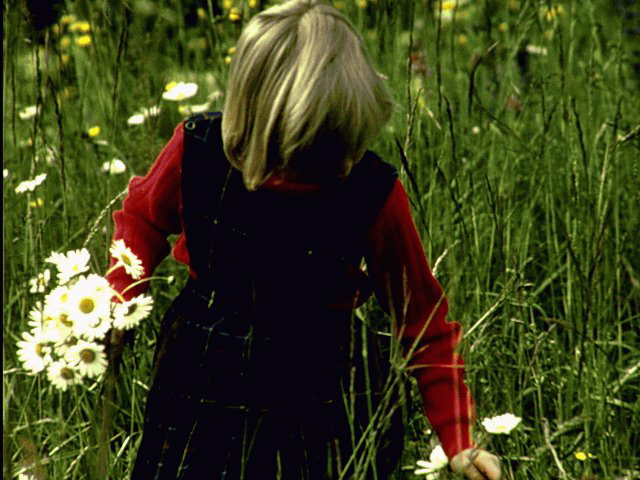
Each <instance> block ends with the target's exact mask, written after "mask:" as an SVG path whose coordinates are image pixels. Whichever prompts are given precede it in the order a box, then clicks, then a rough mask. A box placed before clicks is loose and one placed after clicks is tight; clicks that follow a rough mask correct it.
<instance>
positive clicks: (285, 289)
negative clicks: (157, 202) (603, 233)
mask: <svg viewBox="0 0 640 480" xmlns="http://www.w3.org/2000/svg"><path fill="white" fill-rule="evenodd" d="M220 125H221V117H220V115H219V114H208V115H202V116H199V117H194V118H192V119H190V120H188V121H187V122H186V123H185V127H184V132H185V140H184V142H185V153H184V156H183V162H182V179H183V180H182V181H183V183H182V196H183V218H184V225H185V232H186V238H187V249H188V251H189V256H190V264H191V267H192V269H193V270H194V271H195V273H196V275H197V280H193V279H192V280H190V281H189V282H188V283H187V285H186V287H185V288H184V289H183V290H182V292H181V293H180V295H179V296H178V297H177V298H176V300H175V301H174V302H173V304H172V306H171V308H170V309H169V311H168V312H167V314H166V315H165V317H164V319H163V321H162V325H161V330H160V335H159V337H158V344H157V347H156V354H155V355H156V359H155V372H154V381H153V385H152V388H151V391H150V393H149V397H148V400H147V406H146V412H145V425H144V433H143V438H142V442H141V445H140V447H139V450H138V456H137V459H136V463H135V467H134V472H133V475H132V478H133V479H136V480H138V479H140V480H152V479H175V478H181V479H182V478H183V479H187V478H188V479H232V480H235V479H252V480H253V479H266V480H270V479H276V478H284V479H294V480H298V479H334V478H336V479H337V478H349V479H350V478H387V475H388V474H389V472H390V471H391V470H392V469H393V468H394V467H395V465H396V463H397V461H398V458H399V454H400V451H401V449H402V425H401V421H399V415H398V412H399V409H397V400H398V396H397V395H393V394H390V390H392V389H389V388H388V386H389V383H388V382H389V375H388V374H389V368H388V366H386V364H385V358H383V355H382V354H381V351H380V350H381V347H380V342H379V339H380V336H379V335H376V334H373V333H372V332H371V331H370V330H369V329H368V328H367V327H366V326H364V325H363V323H362V321H361V320H358V319H357V318H356V317H355V316H354V315H353V310H352V309H349V308H331V305H332V304H335V300H336V299H335V298H334V297H335V294H336V292H349V291H350V292H353V294H354V295H358V294H359V295H364V296H367V295H368V294H369V293H368V292H366V291H365V290H366V289H365V288H364V286H363V284H362V283H361V282H358V281H357V280H355V279H357V278H358V277H354V275H352V274H351V275H349V274H348V272H349V271H353V269H357V268H358V267H359V265H360V262H361V260H362V258H363V256H364V254H365V253H366V251H365V247H366V234H367V230H368V228H369V226H370V225H371V223H372V221H373V219H374V218H375V217H376V215H377V213H378V212H379V210H380V208H381V206H382V205H383V203H384V201H385V200H386V198H387V197H388V195H389V193H390V191H391V189H392V187H393V184H394V182H395V179H396V171H395V169H394V168H393V167H392V166H390V165H389V164H387V163H385V162H383V161H382V160H380V159H379V158H378V157H377V156H376V155H375V154H373V153H372V152H367V154H366V155H365V157H364V158H363V160H362V161H361V162H360V163H359V164H358V165H356V166H355V167H354V168H353V170H352V172H351V173H350V175H349V176H348V178H347V179H346V180H344V181H336V183H335V184H332V185H328V186H327V187H326V188H323V189H321V191H319V192H314V193H304V194H288V193H282V192H277V191H274V190H269V189H259V190H257V191H255V192H249V191H247V190H246V188H245V187H244V185H243V182H242V176H241V174H240V172H239V171H238V170H236V169H234V168H232V167H231V166H230V164H229V163H228V161H227V160H226V157H225V155H224V152H223V149H222V139H221V132H220ZM363 352H364V353H363ZM386 363H388V356H387V359H386ZM394 408H396V413H395V414H392V411H393V409H394ZM374 472H376V473H374Z"/></svg>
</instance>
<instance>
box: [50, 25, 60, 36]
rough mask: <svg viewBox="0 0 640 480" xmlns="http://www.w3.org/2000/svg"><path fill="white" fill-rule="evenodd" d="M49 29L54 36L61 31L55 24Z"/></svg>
mask: <svg viewBox="0 0 640 480" xmlns="http://www.w3.org/2000/svg"><path fill="white" fill-rule="evenodd" d="M51 29H52V30H53V33H55V34H56V35H57V34H58V33H60V31H61V28H60V25H58V24H57V23H56V24H55V25H53V26H52V27H51Z"/></svg>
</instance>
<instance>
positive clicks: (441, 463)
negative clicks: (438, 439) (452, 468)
mask: <svg viewBox="0 0 640 480" xmlns="http://www.w3.org/2000/svg"><path fill="white" fill-rule="evenodd" d="M416 464H417V466H418V467H420V468H417V469H416V470H415V471H414V472H413V473H415V474H416V475H426V476H427V479H429V480H432V479H435V478H437V476H438V471H439V470H442V469H443V468H445V467H446V466H447V465H448V464H449V459H448V458H447V455H446V454H445V453H444V450H443V449H442V447H441V446H440V445H438V446H437V447H435V448H434V449H433V450H432V451H431V454H430V455H429V461H426V460H418V461H417V462H416Z"/></svg>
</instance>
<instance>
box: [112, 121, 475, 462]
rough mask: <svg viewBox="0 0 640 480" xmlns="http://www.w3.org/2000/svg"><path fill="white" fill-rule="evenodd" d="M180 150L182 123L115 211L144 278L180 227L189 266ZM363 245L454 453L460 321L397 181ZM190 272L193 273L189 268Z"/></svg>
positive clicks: (179, 249)
mask: <svg viewBox="0 0 640 480" xmlns="http://www.w3.org/2000/svg"><path fill="white" fill-rule="evenodd" d="M182 152H183V129H182V125H179V126H178V127H176V129H175V131H174V134H173V137H172V138H171V140H170V141H169V143H168V144H167V145H166V146H165V147H164V149H163V150H162V152H160V154H159V155H158V158H157V159H156V161H155V163H154V164H153V166H152V167H151V170H150V171H149V172H148V173H147V175H146V176H144V177H134V178H133V179H132V180H131V182H130V183H129V191H128V194H127V197H126V198H125V200H124V202H123V208H122V209H121V210H118V211H116V212H115V213H114V215H113V218H114V221H115V234H114V240H116V239H122V240H124V242H125V244H126V245H127V246H128V247H129V248H131V250H132V251H133V253H134V254H136V255H137V256H138V258H139V259H140V260H141V261H142V264H143V266H144V269H145V277H146V276H150V275H151V273H152V272H153V270H154V269H155V268H156V266H157V265H158V264H159V263H160V262H161V261H162V259H163V258H164V257H166V256H167V254H168V253H169V250H170V245H169V242H168V241H167V237H168V236H169V235H170V234H179V237H178V240H177V242H176V244H175V246H174V249H173V255H174V257H175V258H176V259H177V260H178V261H180V262H182V263H184V264H186V265H189V253H188V251H187V245H186V241H185V234H184V224H183V221H182V195H181V161H182ZM262 188H269V189H274V190H278V191H283V192H288V193H292V194H295V193H303V192H307V191H310V190H314V189H317V188H319V186H318V185H312V184H296V183H292V182H289V181H286V180H282V179H279V178H274V177H272V178H270V179H269V180H268V181H267V183H266V184H265V185H264V186H263V187H262ZM368 250H369V253H368V255H367V269H368V275H369V276H370V277H371V279H372V281H373V282H374V285H376V292H377V294H378V299H379V300H380V302H381V304H382V306H383V307H384V308H385V309H386V310H387V312H388V313H390V314H391V315H392V316H393V318H394V319H395V322H396V323H395V324H396V325H397V327H398V334H399V335H401V337H402V340H403V343H404V344H405V345H409V346H411V345H415V349H414V350H413V354H412V358H411V363H410V371H411V373H412V374H413V375H414V376H415V377H416V379H417V381H418V386H419V388H420V392H421V394H422V397H423V400H424V407H425V413H426V415H427V418H428V419H429V422H430V424H431V426H432V428H433V429H434V430H435V432H436V433H437V435H438V438H439V439H440V442H441V444H442V447H443V449H444V451H445V453H446V454H447V456H448V457H449V458H452V457H453V456H454V455H455V454H456V453H458V452H460V451H461V450H463V449H466V448H469V447H471V446H473V444H474V443H473V440H472V439H471V437H470V429H469V426H470V424H472V423H473V422H474V421H475V406H474V401H473V398H472V396H471V394H470V392H469V389H468V387H467V386H466V385H465V383H464V381H463V371H464V368H463V367H464V362H463V360H462V359H461V358H460V357H459V356H458V355H457V354H456V353H455V350H456V346H457V345H458V343H459V340H460V334H461V330H460V324H458V323H456V322H447V321H446V315H447V310H448V307H447V302H446V299H445V297H444V295H443V291H442V288H441V286H440V285H439V283H438V282H437V280H436V279H435V278H434V276H433V274H432V273H431V270H430V268H429V265H428V263H427V260H426V258H425V254H424V249H423V246H422V243H421V241H420V237H419V236H418V233H417V231H416V228H415V224H414V222H413V219H412V217H411V211H410V208H409V202H408V199H407V195H406V192H405V190H404V188H403V187H402V184H401V183H400V182H399V181H396V183H395V185H394V187H393V189H392V191H391V194H390V195H389V197H388V199H387V200H386V203H385V204H384V206H383V207H382V209H381V211H380V212H379V214H378V216H377V218H376V219H375V221H374V222H373V224H372V226H371V228H370V230H369V232H368ZM191 275H192V276H195V274H194V272H193V271H191ZM108 279H109V281H110V283H111V285H112V286H113V287H114V288H115V289H116V290H117V291H120V292H122V291H123V290H124V289H125V288H126V287H127V286H128V285H130V284H131V283H132V279H131V277H129V276H128V275H127V274H126V273H125V271H124V269H121V268H120V269H117V270H115V271H114V272H113V273H111V274H110V275H109V277H108ZM146 285H147V283H146V282H145V283H143V284H141V285H139V286H137V287H134V288H132V289H130V290H128V291H127V292H126V293H125V294H124V297H125V298H127V299H129V298H131V297H133V296H135V295H137V294H139V293H141V292H142V291H144V290H145V289H146ZM416 340H417V343H416Z"/></svg>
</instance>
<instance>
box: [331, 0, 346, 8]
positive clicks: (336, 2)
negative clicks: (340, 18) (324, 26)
mask: <svg viewBox="0 0 640 480" xmlns="http://www.w3.org/2000/svg"><path fill="white" fill-rule="evenodd" d="M333 6H334V7H336V9H337V10H344V2H342V1H341V0H334V2H333Z"/></svg>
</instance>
